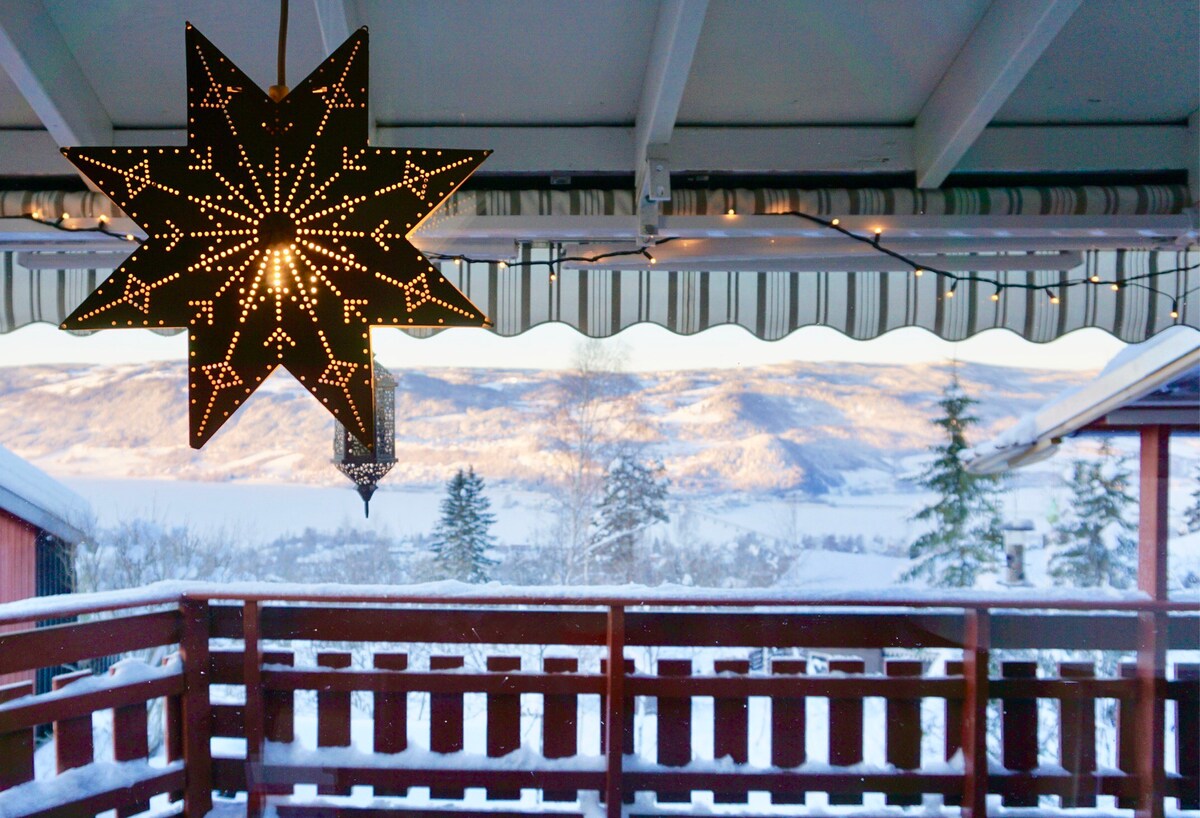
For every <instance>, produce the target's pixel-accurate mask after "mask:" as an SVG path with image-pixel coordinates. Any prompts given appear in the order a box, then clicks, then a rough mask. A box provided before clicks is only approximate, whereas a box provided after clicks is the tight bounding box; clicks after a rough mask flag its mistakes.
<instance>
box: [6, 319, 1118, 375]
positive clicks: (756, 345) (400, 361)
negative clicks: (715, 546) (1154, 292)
mask: <svg viewBox="0 0 1200 818" xmlns="http://www.w3.org/2000/svg"><path fill="white" fill-rule="evenodd" d="M371 335H372V342H373V344H374V350H375V353H376V355H377V356H378V357H379V360H380V361H381V362H382V363H383V364H385V365H386V366H388V367H389V368H393V369H404V368H411V367H442V366H477V367H490V368H519V369H559V368H563V367H567V366H570V364H571V361H572V357H573V355H574V353H575V349H576V347H577V346H578V345H579V343H580V341H581V340H582V336H581V335H579V334H578V333H577V332H575V331H574V330H572V329H570V328H569V327H567V326H565V325H562V324H550V325H544V326H541V327H538V328H536V329H533V330H531V331H529V332H527V333H525V334H523V335H519V336H516V337H515V338H500V337H498V336H495V335H493V334H492V333H490V332H487V331H485V330H476V329H451V330H446V331H444V332H443V333H441V334H440V335H437V336H435V337H433V338H428V339H423V340H419V339H416V338H411V337H409V336H407V335H405V334H403V333H402V332H399V331H398V330H393V329H390V328H380V329H376V330H373V331H372V334H371ZM186 337H187V336H186V335H185V334H183V333H180V334H178V335H175V336H170V337H164V336H161V335H155V334H154V333H152V332H149V331H148V330H132V329H130V330H104V331H101V332H97V333H94V334H92V335H90V336H74V335H70V334H68V333H66V332H62V331H61V330H59V329H57V328H56V327H53V326H50V325H47V324H35V325H32V326H27V327H24V328H23V329H20V330H17V331H16V332H12V333H9V334H8V335H0V365H3V366H22V365H27V364H47V363H53V364H58V363H80V364H88V363H134V362H139V361H152V360H176V361H180V362H182V361H184V360H185V359H186V357H187V341H186ZM604 343H606V344H614V345H618V346H619V347H620V348H621V349H622V351H623V352H624V354H625V357H626V362H627V367H628V368H629V369H631V370H635V371H647V370H669V369H707V368H730V367H744V366H758V365H763V364H773V363H783V362H787V361H855V362H862V363H886V364H904V363H917V362H929V361H944V360H948V359H951V358H957V359H958V360H960V361H973V362H978V363H987V364H996V365H1000V366H1016V367H1036V368H1043V369H1076V370H1078V369H1085V370H1086V369H1097V368H1100V367H1102V366H1103V365H1104V364H1105V363H1106V362H1107V361H1108V360H1109V359H1110V358H1111V357H1112V356H1113V355H1116V354H1117V352H1119V351H1120V350H1121V349H1122V348H1124V347H1125V344H1123V343H1122V342H1121V341H1118V340H1116V339H1115V338H1113V337H1112V336H1111V335H1108V334H1107V333H1105V332H1103V331H1101V330H1096V329H1086V330H1079V331H1076V332H1073V333H1071V334H1070V335H1067V336H1065V337H1063V338H1060V339H1059V340H1057V341H1054V342H1053V343H1049V344H1034V343H1030V342H1028V341H1025V340H1023V339H1022V338H1020V337H1018V336H1017V335H1015V334H1014V333H1012V332H1009V331H1007V330H990V331H988V332H985V333H982V334H980V335H977V336H975V337H973V338H971V339H968V340H966V341H962V342H959V343H950V342H948V341H943V340H941V339H940V338H937V337H936V336H934V335H933V334H932V333H929V332H927V331H925V330H922V329H915V328H914V329H903V330H896V331H894V332H891V333H888V334H887V335H885V336H883V337H882V338H877V339H875V340H872V341H855V340H852V339H849V338H846V337H845V336H843V335H842V334H841V333H839V332H837V331H836V330H832V329H829V328H828V327H807V328H805V329H801V330H799V331H797V332H794V333H792V334H791V335H790V336H788V337H787V338H784V339H782V340H779V341H760V340H758V339H757V338H755V337H753V336H752V335H750V333H748V332H746V331H745V330H744V329H742V328H740V327H733V326H725V327H715V328H713V329H710V330H707V331H705V332H702V333H700V334H698V335H691V336H679V335H675V334H673V333H671V332H669V331H667V330H665V329H663V328H661V327H658V326H653V325H639V326H635V327H632V328H630V329H628V330H626V331H625V332H623V333H621V334H620V335H619V336H617V337H616V338H615V339H609V340H607V341H605V342H604Z"/></svg>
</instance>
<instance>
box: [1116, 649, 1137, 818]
mask: <svg viewBox="0 0 1200 818" xmlns="http://www.w3.org/2000/svg"><path fill="white" fill-rule="evenodd" d="M1118 671H1119V673H1120V675H1121V678H1122V679H1130V680H1132V681H1133V683H1134V684H1136V679H1137V663H1136V662H1121V664H1120V667H1119V669H1118ZM1136 725H1137V693H1136V688H1133V689H1132V690H1131V691H1130V693H1129V695H1127V696H1124V697H1122V698H1121V700H1120V701H1119V702H1118V703H1117V767H1118V769H1120V770H1121V772H1123V773H1125V774H1126V775H1129V776H1134V775H1137V726H1136ZM1117 808H1118V809H1137V798H1136V797H1135V796H1132V795H1124V796H1121V797H1119V798H1117Z"/></svg>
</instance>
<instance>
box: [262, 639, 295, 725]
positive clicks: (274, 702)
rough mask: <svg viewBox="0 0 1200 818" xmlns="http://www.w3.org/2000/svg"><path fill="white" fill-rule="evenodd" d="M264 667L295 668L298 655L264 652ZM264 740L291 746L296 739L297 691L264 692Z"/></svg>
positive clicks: (276, 651)
mask: <svg viewBox="0 0 1200 818" xmlns="http://www.w3.org/2000/svg"><path fill="white" fill-rule="evenodd" d="M262 663H263V664H264V665H285V666H286V667H295V665H296V655H295V654H294V653H292V652H291V651H290V650H268V651H263V654H262ZM262 707H263V738H264V739H265V740H266V741H271V742H275V743H276V744H290V743H291V742H292V741H293V740H295V738H296V691H294V690H264V691H263V694H262Z"/></svg>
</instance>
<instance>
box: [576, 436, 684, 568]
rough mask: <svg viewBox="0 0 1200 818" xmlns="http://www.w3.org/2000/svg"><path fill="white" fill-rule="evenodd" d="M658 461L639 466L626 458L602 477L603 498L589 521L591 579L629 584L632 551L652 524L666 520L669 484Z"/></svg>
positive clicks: (633, 565)
mask: <svg viewBox="0 0 1200 818" xmlns="http://www.w3.org/2000/svg"><path fill="white" fill-rule="evenodd" d="M663 471H664V469H663V464H662V463H661V462H659V461H650V462H646V463H642V462H639V461H638V460H636V459H635V458H633V457H631V456H629V455H620V456H618V457H616V458H615V459H614V460H613V462H612V463H611V464H610V465H609V467H608V472H607V474H605V476H604V496H603V497H602V498H601V500H600V506H599V508H598V510H597V511H596V517H595V519H594V520H593V521H592V526H593V532H592V545H591V549H590V551H591V555H592V560H593V561H594V563H595V566H596V569H595V575H594V576H593V577H592V578H593V579H600V580H602V581H609V582H614V581H617V582H632V581H633V580H634V573H635V562H636V560H635V555H634V548H635V547H636V546H637V544H638V541H639V540H640V539H641V536H642V534H643V533H644V532H645V531H646V529H648V528H649V527H650V526H652V525H654V524H655V523H665V522H667V520H668V519H669V518H668V517H667V511H666V499H667V487H668V485H669V481H668V480H667V478H665V477H663Z"/></svg>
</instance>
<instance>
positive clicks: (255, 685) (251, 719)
mask: <svg viewBox="0 0 1200 818" xmlns="http://www.w3.org/2000/svg"><path fill="white" fill-rule="evenodd" d="M260 626H261V623H260V620H259V609H258V603H257V602H255V601H254V600H247V601H246V602H245V603H244V604H243V605H242V640H243V643H244V646H243V648H242V679H243V680H244V687H245V689H246V706H245V707H244V708H242V718H243V720H244V728H245V732H246V818H259V816H260V815H262V813H263V805H264V802H265V799H266V793H265V792H264V791H263V786H262V767H263V736H264V732H263V692H262V641H261V640H260V639H259V631H260Z"/></svg>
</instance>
